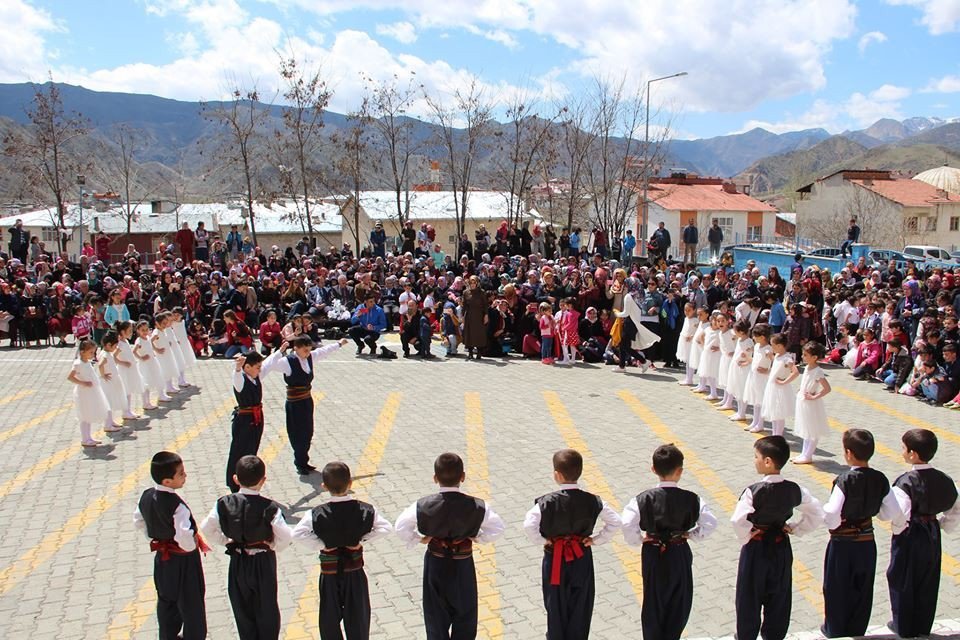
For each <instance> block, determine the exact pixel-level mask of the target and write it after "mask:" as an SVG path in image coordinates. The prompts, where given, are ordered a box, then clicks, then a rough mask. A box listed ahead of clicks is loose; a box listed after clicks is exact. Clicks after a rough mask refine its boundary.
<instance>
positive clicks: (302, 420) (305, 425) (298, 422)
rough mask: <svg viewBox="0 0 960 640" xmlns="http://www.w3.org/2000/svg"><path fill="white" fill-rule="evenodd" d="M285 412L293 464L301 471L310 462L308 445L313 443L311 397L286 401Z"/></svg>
mask: <svg viewBox="0 0 960 640" xmlns="http://www.w3.org/2000/svg"><path fill="white" fill-rule="evenodd" d="M286 410H287V411H286V413H287V437H288V438H289V439H290V446H291V447H292V448H293V464H294V465H296V467H297V469H303V468H304V467H306V466H307V464H308V463H309V462H310V443H311V442H313V396H310V397H308V398H304V399H303V400H287V404H286Z"/></svg>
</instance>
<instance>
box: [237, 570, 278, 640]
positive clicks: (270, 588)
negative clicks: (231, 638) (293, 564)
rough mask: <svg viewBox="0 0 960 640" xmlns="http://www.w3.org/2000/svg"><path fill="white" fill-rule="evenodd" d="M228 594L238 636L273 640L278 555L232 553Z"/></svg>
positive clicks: (276, 628)
mask: <svg viewBox="0 0 960 640" xmlns="http://www.w3.org/2000/svg"><path fill="white" fill-rule="evenodd" d="M227 594H228V595H229V596H230V606H231V607H232V608H233V618H234V620H236V621H237V636H238V637H239V638H240V640H276V639H277V638H278V637H279V636H280V607H279V605H278V604H277V555H276V554H275V553H274V552H273V551H264V552H262V553H257V554H253V555H248V554H245V553H238V554H232V555H231V556H230V570H229V572H228V574H227Z"/></svg>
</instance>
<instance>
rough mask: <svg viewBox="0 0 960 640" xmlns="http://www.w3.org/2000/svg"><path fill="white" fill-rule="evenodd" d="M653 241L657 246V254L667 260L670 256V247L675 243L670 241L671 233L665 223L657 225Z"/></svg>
mask: <svg viewBox="0 0 960 640" xmlns="http://www.w3.org/2000/svg"><path fill="white" fill-rule="evenodd" d="M652 239H653V240H654V242H655V243H656V245H657V253H658V254H659V255H660V257H662V258H663V259H664V260H666V259H667V257H668V256H669V255H670V245H671V244H673V241H672V240H671V239H670V232H669V231H667V227H666V226H665V225H664V224H663V222H661V223H660V224H658V225H657V228H656V230H655V231H654V232H653V238H652Z"/></svg>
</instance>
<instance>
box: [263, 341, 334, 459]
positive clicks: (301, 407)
mask: <svg viewBox="0 0 960 640" xmlns="http://www.w3.org/2000/svg"><path fill="white" fill-rule="evenodd" d="M345 344H347V339H346V338H342V339H341V340H340V341H339V342H335V343H333V344H329V345H326V346H323V347H317V348H316V349H314V348H313V340H311V339H310V338H309V337H307V336H297V337H296V338H294V339H293V341H292V342H291V343H287V342H284V343H283V344H282V345H280V349H279V350H278V351H276V352H274V353H273V354H271V355H270V357H269V358H267V360H266V361H265V362H264V363H263V366H262V368H261V375H266V374H267V373H269V372H271V371H279V372H280V373H282V374H283V381H284V382H285V383H286V385H287V403H286V407H285V408H286V414H287V437H289V438H290V446H291V447H292V448H293V464H294V465H295V466H296V468H297V473H299V474H300V475H302V476H305V475H309V474H310V473H311V472H312V471H316V469H317V468H316V467H314V466H313V465H311V464H310V443H311V441H312V440H313V395H312V393H311V391H312V388H313V377H314V368H315V367H316V365H317V363H318V362H319V361H320V360H323V359H324V358H326V357H327V356H329V355H330V354H331V353H333V352H335V351H336V350H337V349H339V348H341V347H342V346H344V345H345ZM291 346H292V347H293V353H291V354H288V353H287V350H288V349H289V348H290V347H291Z"/></svg>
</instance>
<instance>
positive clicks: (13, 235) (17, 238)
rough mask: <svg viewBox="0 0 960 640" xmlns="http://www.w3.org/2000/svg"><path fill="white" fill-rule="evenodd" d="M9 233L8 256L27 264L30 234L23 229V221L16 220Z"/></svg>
mask: <svg viewBox="0 0 960 640" xmlns="http://www.w3.org/2000/svg"><path fill="white" fill-rule="evenodd" d="M9 231H10V255H12V256H13V257H14V258H16V259H17V260H19V261H20V262H22V263H23V264H27V250H28V249H29V247H30V234H29V233H28V232H27V230H26V229H24V228H23V220H20V219H17V221H16V222H15V223H14V225H13V226H12V227H10V229H9Z"/></svg>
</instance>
